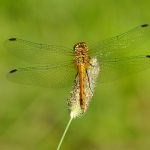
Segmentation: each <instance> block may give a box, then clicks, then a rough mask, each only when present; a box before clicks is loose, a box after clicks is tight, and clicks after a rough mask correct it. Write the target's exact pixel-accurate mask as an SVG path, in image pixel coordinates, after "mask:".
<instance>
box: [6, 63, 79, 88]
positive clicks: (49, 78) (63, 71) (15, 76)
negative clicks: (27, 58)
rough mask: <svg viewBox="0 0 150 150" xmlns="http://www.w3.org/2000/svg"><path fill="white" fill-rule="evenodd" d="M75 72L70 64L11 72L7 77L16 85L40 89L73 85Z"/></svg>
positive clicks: (20, 69) (27, 68)
mask: <svg viewBox="0 0 150 150" xmlns="http://www.w3.org/2000/svg"><path fill="white" fill-rule="evenodd" d="M75 75H76V70H75V68H73V64H71V63H63V64H60V65H55V66H51V65H43V66H33V67H25V68H17V69H13V70H11V71H10V72H9V73H8V75H7V77H8V79H9V80H11V81H14V82H16V83H21V84H26V85H36V86H42V87H50V88H58V87H66V86H69V85H71V84H72V83H73V81H74V78H75Z"/></svg>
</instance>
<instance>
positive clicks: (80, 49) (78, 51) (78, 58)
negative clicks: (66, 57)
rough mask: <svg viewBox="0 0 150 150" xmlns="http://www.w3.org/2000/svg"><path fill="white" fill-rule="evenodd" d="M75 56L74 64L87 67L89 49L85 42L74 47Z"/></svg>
mask: <svg viewBox="0 0 150 150" xmlns="http://www.w3.org/2000/svg"><path fill="white" fill-rule="evenodd" d="M74 54H75V59H74V62H75V64H76V65H77V66H78V65H80V64H83V65H85V66H87V64H88V62H89V58H88V47H87V45H86V43H85V42H79V43H76V44H75V45H74Z"/></svg>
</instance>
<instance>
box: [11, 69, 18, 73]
mask: <svg viewBox="0 0 150 150" xmlns="http://www.w3.org/2000/svg"><path fill="white" fill-rule="evenodd" d="M16 71H18V70H17V69H13V70H11V71H10V72H9V73H14V72H16Z"/></svg>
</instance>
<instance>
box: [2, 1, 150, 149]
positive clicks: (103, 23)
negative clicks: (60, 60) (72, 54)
mask: <svg viewBox="0 0 150 150" xmlns="http://www.w3.org/2000/svg"><path fill="white" fill-rule="evenodd" d="M149 10H150V2H149V1H146V0H134V1H131V0H120V1H119V0H101V1H100V0H93V1H87V0H82V1H80V0H75V1H70V0H42V1H40V0H14V1H10V0H5V1H4V0H0V149H2V150H27V149H28V150H52V149H56V146H57V144H58V142H59V139H60V137H61V135H62V132H63V130H64V127H65V125H66V123H67V121H68V120H69V115H68V112H67V106H66V99H67V95H68V93H67V91H66V90H65V89H44V88H38V87H31V86H25V85H17V84H14V83H11V82H9V81H7V79H6V73H7V72H8V71H9V70H10V68H13V67H15V66H16V65H17V64H18V62H19V61H18V59H17V58H15V57H12V56H11V55H10V54H9V53H8V52H7V51H6V50H5V48H4V47H3V43H4V41H5V40H6V39H8V38H10V37H19V38H22V39H27V40H30V41H35V42H38V43H48V44H54V45H64V46H67V47H72V46H73V44H74V43H76V42H78V41H86V42H87V43H90V44H92V43H94V42H97V41H101V40H103V39H105V38H108V37H111V36H114V35H117V34H119V33H122V32H124V31H127V30H128V29H131V28H132V27H135V26H137V25H140V24H143V23H149V22H150V13H149ZM149 49H150V47H149ZM149 76H150V71H148V70H147V71H144V72H141V73H139V74H136V75H134V76H130V77H127V78H124V79H121V80H118V81H116V82H113V83H109V84H105V85H102V86H101V85H97V89H96V91H95V96H94V98H93V100H92V102H91V105H90V108H89V110H88V112H87V114H86V115H85V116H84V117H83V118H80V119H76V120H74V121H73V122H72V125H71V128H70V130H69V132H68V134H67V136H66V139H65V141H64V143H63V145H62V149H65V150H69V149H71V150H76V149H78V150H100V149H102V150H130V149H131V150H149V149H150V142H149V139H150V121H149V120H150V95H149V93H150V79H149ZM65 80H66V79H65Z"/></svg>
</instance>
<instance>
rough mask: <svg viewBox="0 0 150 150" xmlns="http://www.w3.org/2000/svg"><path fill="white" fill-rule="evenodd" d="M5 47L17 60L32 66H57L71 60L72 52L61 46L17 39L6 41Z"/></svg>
mask: <svg viewBox="0 0 150 150" xmlns="http://www.w3.org/2000/svg"><path fill="white" fill-rule="evenodd" d="M5 47H6V48H7V49H8V50H9V51H10V52H11V53H12V54H14V55H16V56H17V57H18V58H20V59H22V60H25V61H27V62H28V63H34V64H53V65H55V64H57V63H61V62H67V61H71V60H72V50H71V49H68V48H66V47H62V46H55V45H47V44H38V43H34V42H30V41H26V40H22V39H19V38H10V39H8V40H6V42H5Z"/></svg>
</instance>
